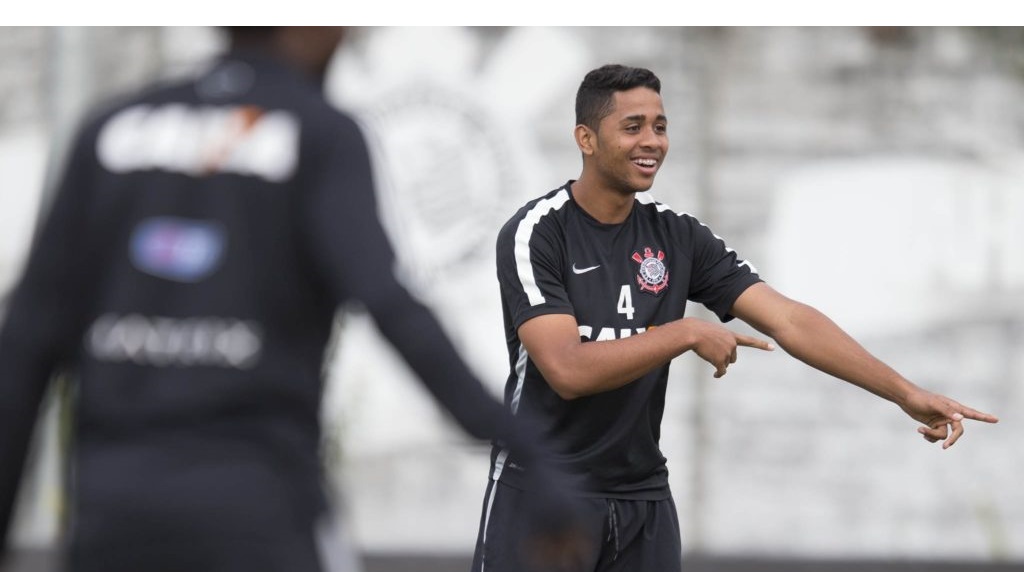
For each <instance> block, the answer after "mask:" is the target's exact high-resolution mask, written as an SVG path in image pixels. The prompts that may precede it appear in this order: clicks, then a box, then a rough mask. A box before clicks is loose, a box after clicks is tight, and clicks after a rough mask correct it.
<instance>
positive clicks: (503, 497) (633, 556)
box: [471, 480, 683, 572]
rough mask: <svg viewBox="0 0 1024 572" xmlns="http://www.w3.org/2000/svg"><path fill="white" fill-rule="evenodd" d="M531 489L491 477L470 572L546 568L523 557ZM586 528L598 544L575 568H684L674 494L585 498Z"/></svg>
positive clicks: (677, 571) (631, 571)
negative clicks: (527, 498)
mask: <svg viewBox="0 0 1024 572" xmlns="http://www.w3.org/2000/svg"><path fill="white" fill-rule="evenodd" d="M528 494H529V492H527V491H522V490H520V489H517V488H514V487H510V486H508V485H506V484H503V483H501V482H498V481H493V480H492V481H490V483H488V485H487V493H486V494H485V495H484V506H483V515H482V516H481V518H480V532H479V533H478V535H477V542H476V551H475V553H474V554H473V567H472V569H471V572H524V571H530V572H542V571H541V570H537V569H535V568H531V567H530V566H529V565H528V562H527V561H525V560H524V557H525V556H526V555H525V554H524V553H523V552H522V550H521V548H520V547H521V546H523V545H524V543H525V541H526V539H527V535H528V533H529V525H528V524H527V523H524V522H523V513H522V511H521V510H517V508H518V507H521V506H523V500H522V499H523V496H524V495H528ZM583 502H584V505H585V507H586V508H585V515H584V516H585V519H586V523H585V528H586V533H587V535H588V536H589V537H590V538H591V540H592V542H591V545H592V546H593V547H594V550H593V551H592V553H591V554H590V555H589V556H588V559H587V561H586V563H585V564H584V565H583V567H582V568H581V569H580V570H578V571H573V572H647V571H652V572H653V571H657V572H681V570H682V567H683V547H682V541H681V539H680V532H679V516H678V514H677V513H676V505H675V502H674V501H673V500H672V497H671V495H670V496H669V497H668V498H667V499H664V500H658V501H647V500H625V499H616V498H586V499H583Z"/></svg>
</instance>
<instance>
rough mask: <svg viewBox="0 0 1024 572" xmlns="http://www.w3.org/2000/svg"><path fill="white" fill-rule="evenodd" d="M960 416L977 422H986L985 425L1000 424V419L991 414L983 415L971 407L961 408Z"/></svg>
mask: <svg viewBox="0 0 1024 572" xmlns="http://www.w3.org/2000/svg"><path fill="white" fill-rule="evenodd" d="M960 414H961V415H963V416H964V417H966V418H967V419H974V420H975V421H984V422H985V423H999V418H998V417H996V416H995V415H992V414H989V413H982V412H981V411H978V410H977V409H971V408H970V407H965V406H960Z"/></svg>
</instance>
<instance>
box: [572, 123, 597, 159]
mask: <svg viewBox="0 0 1024 572" xmlns="http://www.w3.org/2000/svg"><path fill="white" fill-rule="evenodd" d="M573 136H574V137H575V138H576V146H577V147H579V148H580V152H582V153H583V154H584V155H593V154H594V145H595V144H596V143H597V133H595V132H594V130H593V129H591V128H589V127H587V126H586V125H583V124H580V125H577V126H576V129H574V130H573Z"/></svg>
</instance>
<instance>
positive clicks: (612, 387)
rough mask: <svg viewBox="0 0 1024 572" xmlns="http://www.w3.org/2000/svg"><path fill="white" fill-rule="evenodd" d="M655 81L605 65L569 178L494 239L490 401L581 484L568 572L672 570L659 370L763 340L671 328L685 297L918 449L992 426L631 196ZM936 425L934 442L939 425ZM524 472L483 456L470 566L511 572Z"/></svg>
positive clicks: (653, 109) (579, 109) (684, 224)
mask: <svg viewBox="0 0 1024 572" xmlns="http://www.w3.org/2000/svg"><path fill="white" fill-rule="evenodd" d="M660 92H661V83H660V80H659V79H658V78H657V77H656V76H655V75H654V74H653V73H652V72H651V71H649V70H646V69H642V68H630V67H624V66H620V65H607V66H603V67H601V68H598V69H595V70H593V71H591V72H590V73H588V74H587V75H586V77H585V78H584V79H583V82H582V84H581V85H580V87H579V90H578V92H577V96H576V123H577V125H576V127H575V131H574V134H575V139H576V144H577V146H578V147H579V149H580V152H581V153H582V156H583V170H582V173H581V175H580V176H579V179H577V180H570V181H568V182H567V183H566V184H564V185H563V186H561V187H559V188H557V189H555V190H553V191H550V192H548V193H547V194H545V195H543V196H541V197H539V198H536V199H534V200H531V201H529V202H528V203H527V204H526V205H525V206H523V207H522V208H521V209H519V211H518V212H516V213H515V215H513V216H512V218H511V219H510V220H509V221H508V222H507V223H506V224H505V226H504V227H503V228H502V229H501V231H500V233H499V235H498V240H497V266H498V280H499V284H500V289H501V299H502V308H503V312H504V322H505V334H506V340H507V343H508V350H509V364H510V372H509V376H508V380H507V384H506V387H505V401H506V405H507V406H508V407H509V408H510V409H511V410H512V411H513V412H514V413H516V414H517V415H519V416H522V417H527V418H530V419H533V420H536V421H537V422H539V423H540V425H541V427H542V430H543V431H544V433H545V435H546V436H547V438H548V439H549V440H550V442H551V443H553V444H555V445H556V446H557V447H558V448H559V451H560V454H559V455H560V456H559V458H560V460H561V462H562V463H563V465H564V466H565V467H566V468H567V470H568V471H570V472H571V473H573V474H575V475H577V476H578V478H579V479H580V480H581V481H582V483H583V485H582V488H581V490H580V491H579V495H580V496H582V497H584V499H585V502H586V504H587V505H588V506H589V515H590V516H589V519H588V521H587V523H586V525H585V526H586V528H587V529H588V531H589V532H588V534H589V536H590V538H591V541H592V545H593V546H594V550H593V551H592V552H591V553H590V554H589V556H588V557H587V559H586V561H585V562H584V564H583V565H582V566H581V567H580V568H578V570H579V571H586V572H593V571H600V572H611V571H622V572H632V571H640V570H643V571H653V570H657V571H658V572H674V571H679V570H680V569H681V566H682V550H681V540H680V532H679V523H678V519H677V514H676V508H675V505H674V504H673V500H672V494H671V492H670V490H669V486H668V478H667V470H666V465H665V462H666V460H665V458H664V457H663V456H662V454H661V451H660V450H659V436H660V425H661V419H662V414H663V412H664V406H665V390H666V383H667V381H668V370H669V363H670V361H671V360H672V359H673V358H675V357H676V356H678V355H680V354H682V353H685V352H687V351H693V352H695V353H696V354H697V355H698V356H700V357H701V358H702V359H704V360H706V361H707V362H709V363H710V364H711V365H712V366H714V368H715V374H714V376H715V377H716V378H717V377H721V376H723V375H725V373H726V371H727V368H728V367H729V365H730V364H732V363H734V362H735V361H736V358H737V348H738V347H739V346H746V347H750V348H756V349H758V350H772V349H773V348H774V345H773V344H771V343H769V342H768V341H765V340H762V339H759V338H755V337H750V336H746V335H741V334H737V333H734V332H732V331H730V330H728V329H726V328H724V327H723V326H721V325H718V324H715V323H712V322H708V321H702V320H698V319H695V318H688V317H684V310H685V305H686V302H687V300H693V301H695V302H699V303H702V304H704V305H705V306H706V307H707V308H708V309H710V310H711V311H712V312H714V313H715V314H716V315H717V316H718V318H719V319H720V320H721V321H723V322H727V321H729V320H731V319H733V318H734V317H737V318H740V319H741V320H743V321H745V322H747V323H748V324H750V325H751V326H753V327H754V328H755V329H757V330H758V331H760V332H762V333H764V334H765V335H766V336H768V337H770V338H772V339H773V340H774V341H775V343H777V344H778V345H779V346H781V347H782V348H783V349H784V350H786V351H787V352H788V353H790V354H791V355H793V356H794V357H796V358H797V359H800V360H801V361H803V362H805V363H807V364H808V365H810V366H812V367H815V368H817V369H819V370H821V371H823V372H826V373H828V374H831V375H833V376H835V377H838V378H839V379H842V380H845V381H847V382H849V383H852V384H855V385H857V386H859V387H861V388H864V389H866V390H868V391H870V392H872V393H874V394H876V395H878V396H880V397H882V398H884V399H887V400H889V401H892V402H893V403H895V404H897V405H899V406H900V407H901V408H902V409H903V411H905V412H906V413H907V414H908V415H909V416H910V417H912V418H913V419H915V420H916V421H919V422H921V423H922V424H923V425H924V426H923V427H921V428H920V429H919V431H920V432H921V434H922V435H923V436H924V438H925V439H927V440H928V441H931V442H935V441H939V440H944V443H943V447H949V446H951V445H953V443H955V442H956V441H957V439H958V438H959V437H960V435H961V434H962V433H963V420H964V419H975V420H979V421H985V422H989V423H995V422H996V421H997V419H996V418H995V417H994V416H992V415H989V414H985V413H981V412H979V411H976V410H974V409H971V408H970V407H965V406H964V405H961V404H960V403H957V402H956V401H953V400H952V399H949V398H947V397H944V396H942V395H936V394H934V393H930V392H928V391H925V390H924V389H921V388H920V387H917V386H915V385H914V384H913V383H911V382H910V381H908V380H907V379H905V378H903V377H902V376H900V375H899V374H898V373H897V372H895V371H893V370H892V369H891V368H890V367H888V366H887V365H886V364H884V363H882V362H880V361H879V360H878V359H876V358H874V357H872V356H871V355H870V354H869V353H868V352H867V351H866V350H865V349H864V348H863V347H862V346H860V345H859V344H858V343H857V342H856V341H854V340H853V339H852V338H850V336H848V335H847V334H846V333H844V332H843V330H841V329H840V328H839V327H837V326H836V325H835V324H834V323H833V322H832V321H831V320H830V319H829V318H827V317H826V316H824V315H823V314H821V313H820V312H818V311H817V310H815V309H814V308H811V307H809V306H807V305H805V304H802V303H799V302H797V301H794V300H791V299H789V298H787V297H785V296H784V295H782V294H780V293H779V292H777V291H775V290H774V289H772V288H771V286H769V285H768V284H766V283H765V282H764V281H762V279H761V278H760V277H759V276H758V274H757V272H756V271H755V269H754V267H753V266H751V264H750V263H748V262H747V261H745V260H743V259H741V258H740V257H739V256H738V255H737V254H736V252H734V251H733V250H732V249H730V248H728V247H727V246H726V245H725V244H724V243H723V241H722V240H721V239H720V238H719V237H717V236H716V235H715V234H713V233H712V231H711V230H710V229H709V228H708V227H707V226H705V225H703V224H701V223H700V222H699V221H698V220H697V219H695V218H694V217H692V216H690V215H688V214H686V213H684V212H680V211H674V210H673V209H671V208H670V207H668V206H667V205H664V204H662V203H659V202H658V201H656V200H655V199H654V198H653V197H652V196H651V195H649V194H648V193H647V192H646V191H647V190H648V189H649V188H650V187H651V185H652V184H653V183H654V177H655V175H656V174H657V173H658V168H659V167H660V166H661V164H662V163H663V161H664V160H665V154H666V153H667V151H668V147H669V141H668V120H667V118H666V114H665V110H664V108H663V106H662V99H661V95H660ZM950 428H951V430H950ZM531 470H532V467H531V465H530V463H529V462H528V461H524V460H522V459H520V458H519V457H518V455H517V454H516V453H515V451H509V450H508V449H507V448H506V447H503V446H502V445H501V444H496V445H495V447H494V448H493V452H492V466H491V472H490V481H489V483H488V487H487V492H486V494H485V500H484V508H483V514H482V518H481V523H480V532H479V536H478V539H477V548H476V554H475V556H474V562H473V572H515V571H517V570H519V562H517V554H516V553H515V552H514V551H513V550H511V547H513V546H515V545H516V544H517V543H518V542H520V538H521V537H522V535H524V534H526V533H527V532H528V524H527V523H524V522H523V521H522V520H521V519H520V516H519V512H518V511H517V510H516V507H517V506H519V505H520V504H521V503H523V502H524V501H525V500H526V499H529V498H530V497H531V496H532V495H534V494H537V490H536V489H535V488H534V487H533V486H532V485H531V484H530V483H529V482H527V480H526V478H527V477H528V475H529V474H530V472H531Z"/></svg>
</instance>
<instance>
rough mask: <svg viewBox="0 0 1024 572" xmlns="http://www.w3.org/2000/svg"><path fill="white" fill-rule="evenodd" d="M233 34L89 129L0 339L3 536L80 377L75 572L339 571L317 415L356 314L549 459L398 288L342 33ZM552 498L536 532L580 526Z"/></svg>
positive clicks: (486, 420) (446, 388)
mask: <svg viewBox="0 0 1024 572" xmlns="http://www.w3.org/2000/svg"><path fill="white" fill-rule="evenodd" d="M230 35H231V50H230V52H229V53H228V54H226V55H225V56H224V57H222V58H219V59H218V60H217V61H215V62H213V63H212V65H211V66H210V67H209V68H208V69H207V70H206V71H204V72H202V73H201V74H199V75H198V76H197V77H195V78H190V79H188V80H186V81H182V82H178V83H173V84H170V85H158V86H153V87H151V88H147V89H145V90H143V91H142V92H141V93H139V94H137V95H134V96H132V97H130V98H127V99H126V100H124V101H122V102H120V103H117V104H115V105H113V106H111V107H109V108H108V109H105V110H102V111H100V112H98V113H96V114H95V115H94V116H93V117H91V118H90V119H89V120H88V121H87V122H86V123H85V125H84V128H83V129H82V130H81V131H80V132H79V133H78V135H77V137H76V139H75V141H74V145H73V150H72V153H71V156H70V159H69V161H68V162H67V164H66V166H65V168H64V170H63V176H62V179H61V181H60V183H59V187H58V190H57V195H56V199H55V202H54V204H53V206H52V209H51V210H50V212H49V214H48V217H47V219H46V221H45V224H44V225H43V227H42V228H41V231H40V232H39V233H38V234H37V239H36V241H35V243H34V245H33V248H32V252H31V253H30V256H29V259H28V263H27V266H26V269H25V272H24V275H23V277H22V279H21V281H20V283H19V285H18V286H17V288H16V291H15V293H14V294H13V296H12V298H11V299H10V303H9V306H8V308H7V314H6V316H5V320H4V323H3V328H2V331H0V539H3V538H4V537H5V533H6V530H7V526H8V523H9V521H10V517H11V511H12V507H13V504H14V500H15V498H16V491H17V486H18V481H19V478H20V476H21V472H22V467H23V464H24V459H25V455H26V450H27V447H28V444H29V441H30V434H31V430H32V427H33V424H34V421H35V418H36V415H37V410H38V407H39V404H40V400H41V397H42V395H43V394H44V390H45V388H46V386H47V382H48V380H49V379H50V377H51V375H52V374H53V373H54V372H57V371H65V370H70V372H71V373H70V374H71V376H72V378H73V379H74V381H75V385H74V387H75V390H74V443H73V445H72V447H71V465H72V469H71V479H72V481H71V496H70V509H71V516H70V530H69V531H68V532H69V540H70V548H69V554H68V557H67V559H68V563H69V566H70V570H72V571H73V572H91V571H96V572H140V571H145V572H161V571H164V572H183V571H195V572H320V571H325V572H326V571H327V570H331V571H332V572H336V571H337V568H335V567H334V564H333V562H337V560H331V558H330V557H329V554H331V547H330V545H331V544H335V543H336V540H334V541H332V540H331V539H330V538H327V537H325V535H324V534H322V531H323V524H324V523H326V522H329V521H330V506H329V501H328V499H327V498H326V495H325V491H324V487H323V486H322V485H323V483H322V474H321V469H322V467H321V460H320V457H319V446H320V426H319V413H320V399H321V390H322V381H323V380H322V375H321V373H322V366H323V361H324V354H325V350H326V349H327V347H328V340H329V336H330V334H331V329H332V324H333V318H334V315H335V310H336V308H338V307H339V306H340V305H341V304H342V303H344V302H346V301H355V302H359V303H361V304H362V305H363V306H365V308H366V309H367V310H368V311H369V313H370V314H371V315H372V317H373V318H374V320H375V322H376V324H377V326H378V327H379V329H380V330H381V332H382V333H383V334H384V336H386V338H387V339H388V341H389V342H390V343H391V344H393V345H394V347H395V348H396V349H397V350H398V352H399V353H400V354H401V356H402V357H403V358H404V359H405V360H406V362H407V363H408V364H409V365H410V366H411V368H412V369H413V370H414V371H415V373H416V374H418V375H419V377H420V378H421V380H422V381H423V382H424V383H425V384H426V386H427V388H428V389H429V390H430V392H431V393H432V394H433V396H434V397H435V398H436V399H437V401H438V402H439V403H440V404H441V405H442V406H443V407H444V408H446V409H447V410H448V411H449V412H450V413H451V414H452V415H453V417H454V418H455V420H456V421H457V422H458V423H459V424H460V425H461V426H462V427H463V428H464V429H465V430H466V431H468V432H469V433H471V434H472V435H474V436H476V437H478V438H487V439H497V440H499V441H502V442H505V443H508V444H509V445H510V446H511V447H512V448H513V450H515V451H516V453H517V454H523V455H526V456H528V457H530V458H531V459H533V460H535V461H537V462H539V463H541V464H544V462H545V461H544V459H545V458H546V453H545V452H544V450H543V449H542V448H541V447H540V446H539V445H538V444H537V440H536V439H535V438H531V437H530V435H531V433H527V432H526V429H525V428H524V427H522V425H521V424H520V423H519V422H518V421H515V420H514V419H513V417H512V416H511V414H510V413H508V412H507V410H506V409H505V408H503V407H502V406H501V403H500V402H499V401H498V400H495V399H493V398H492V397H491V396H490V394H489V393H487V391H486V389H485V388H484V387H483V386H482V385H481V384H480V382H479V381H478V380H477V379H476V378H475V377H474V375H473V374H472V373H471V372H470V370H469V369H468V367H467V366H466V364H465V363H464V362H463V361H462V360H461V359H460V357H459V356H458V355H457V354H456V352H455V350H454V348H453V346H452V345H451V343H450V342H449V341H448V338H447V337H446V336H445V335H444V332H443V331H442V329H441V327H440V326H439V324H438V322H437V321H436V320H435V318H434V317H433V315H432V314H431V313H430V312H429V311H428V309H427V308H425V307H424V306H423V305H421V304H419V303H417V302H416V301H415V300H414V298H413V297H412V296H411V295H410V294H409V293H408V292H407V291H406V290H405V289H404V288H403V287H402V286H401V284H400V283H399V281H398V280H397V279H396V276H395V274H394V267H395V255H394V253H393V252H392V250H391V247H390V245H389V242H388V239H387V237H386V235H385V233H384V231H383V229H382V228H381V225H380V222H379V220H378V218H377V204H376V202H375V199H374V182H373V180H372V177H371V166H370V158H369V155H368V150H367V147H366V145H365V142H364V138H363V135H362V133H361V132H360V130H359V128H358V127H357V125H356V123H355V122H354V121H353V119H352V118H350V117H349V116H348V115H346V114H344V113H341V112H339V111H338V110H336V109H334V108H333V107H332V106H331V105H329V104H328V102H327V101H326V100H325V99H324V97H323V94H322V90H321V80H322V76H323V74H324V71H325V69H326V66H327V64H328V62H329V60H330V58H331V56H332V54H333V53H334V52H335V49H336V47H337V45H338V43H339V41H340V39H341V36H342V33H341V29H338V28H327V27H314V28H238V29H232V30H231V32H230ZM537 485H538V486H542V487H547V486H553V487H555V490H556V492H555V493H553V494H552V495H549V496H548V497H547V498H545V499H541V500H538V502H536V503H532V504H530V505H524V508H525V509H526V510H527V512H530V513H531V514H532V515H533V521H534V522H536V530H538V531H542V532H545V533H552V534H553V535H554V534H555V533H560V532H566V531H569V532H571V530H572V529H571V527H570V525H571V523H572V519H573V512H572V505H571V501H568V500H567V499H565V498H564V497H563V496H562V495H560V493H558V492H557V491H559V490H562V487H563V484H562V483H561V480H560V479H559V477H558V475H557V474H556V473H555V472H554V471H550V472H546V474H545V475H543V476H541V477H540V478H539V481H538V483H537ZM563 524H565V525H566V526H564V527H563V526H562V525H563ZM570 536H571V535H570ZM532 540H533V541H534V542H538V543H540V544H541V545H543V546H547V547H548V548H551V549H552V550H551V552H552V554H553V555H554V556H553V558H556V557H564V556H565V554H566V553H564V552H559V550H558V549H559V546H558V545H556V544H552V543H548V542H546V541H548V540H551V538H536V537H535V538H533V539H532Z"/></svg>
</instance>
